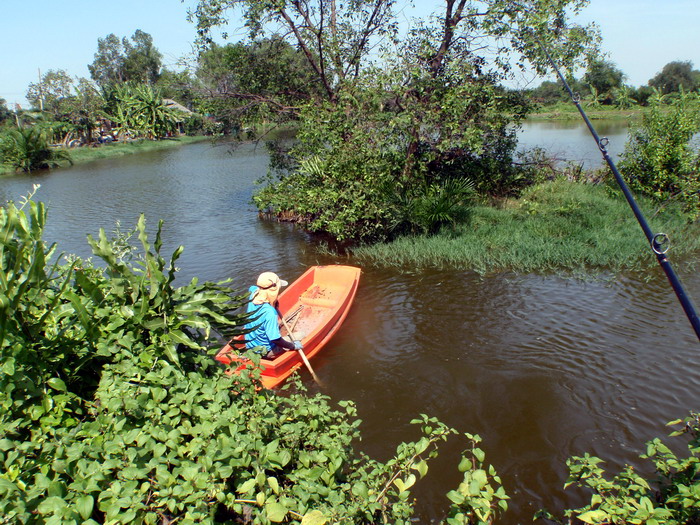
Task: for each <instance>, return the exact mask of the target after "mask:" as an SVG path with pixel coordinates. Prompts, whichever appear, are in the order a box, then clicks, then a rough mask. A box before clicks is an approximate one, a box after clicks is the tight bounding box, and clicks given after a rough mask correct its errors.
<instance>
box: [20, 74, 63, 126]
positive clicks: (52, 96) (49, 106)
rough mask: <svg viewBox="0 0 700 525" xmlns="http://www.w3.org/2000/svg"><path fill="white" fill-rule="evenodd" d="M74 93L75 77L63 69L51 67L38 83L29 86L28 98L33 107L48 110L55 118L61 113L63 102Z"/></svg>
mask: <svg viewBox="0 0 700 525" xmlns="http://www.w3.org/2000/svg"><path fill="white" fill-rule="evenodd" d="M72 94H73V79H72V78H71V76H70V75H69V74H68V73H66V72H65V71H64V70H63V69H57V70H55V71H54V70H53V69H50V70H49V71H47V72H46V74H44V76H42V77H41V79H40V80H39V82H38V83H31V84H29V87H28V88H27V100H28V101H29V102H30V104H31V105H32V107H34V108H35V109H40V108H41V109H42V110H44V111H48V112H50V113H51V114H52V115H53V117H54V118H58V116H59V114H60V105H61V102H62V101H63V100H64V99H66V98H68V97H70V96H71V95H72Z"/></svg>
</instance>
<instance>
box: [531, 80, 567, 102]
mask: <svg viewBox="0 0 700 525" xmlns="http://www.w3.org/2000/svg"><path fill="white" fill-rule="evenodd" d="M529 96H530V98H531V99H532V100H533V101H535V102H537V103H539V104H545V105H547V104H554V103H556V102H562V101H565V100H566V99H567V97H568V95H567V94H566V91H564V88H563V87H562V85H561V84H560V83H559V82H555V81H551V80H545V81H544V82H542V83H541V84H540V85H539V86H538V87H536V88H534V89H531V90H530V92H529Z"/></svg>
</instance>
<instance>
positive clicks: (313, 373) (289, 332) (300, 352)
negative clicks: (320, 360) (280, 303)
mask: <svg viewBox="0 0 700 525" xmlns="http://www.w3.org/2000/svg"><path fill="white" fill-rule="evenodd" d="M277 315H279V316H280V319H282V324H283V325H284V328H285V329H286V330H287V333H288V334H289V337H290V339H292V341H294V336H293V335H292V331H291V330H290V329H289V325H288V324H287V321H286V320H285V318H284V316H283V315H282V314H281V313H280V311H279V310H277ZM300 315H301V314H300ZM297 352H299V355H300V356H301V360H302V361H304V364H305V365H306V368H308V369H309V372H311V377H313V378H314V381H316V382H317V383H318V384H319V386H321V385H322V383H321V380H320V379H319V378H318V376H317V375H316V372H314V369H313V368H311V363H309V359H308V358H307V357H306V354H305V353H304V350H302V349H301V348H300V349H299V350H297Z"/></svg>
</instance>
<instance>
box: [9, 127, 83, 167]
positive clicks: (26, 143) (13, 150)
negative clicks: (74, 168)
mask: <svg viewBox="0 0 700 525" xmlns="http://www.w3.org/2000/svg"><path fill="white" fill-rule="evenodd" d="M0 161H2V162H4V163H5V164H7V165H9V166H11V167H12V168H14V169H15V170H21V171H24V172H29V171H34V170H38V169H46V168H55V167H57V166H59V161H68V162H71V160H70V155H68V153H67V152H65V151H64V150H58V149H52V148H51V147H49V143H48V141H47V139H46V136H45V135H44V133H43V131H42V130H41V129H39V127H31V128H22V129H13V130H9V131H7V132H5V134H4V135H3V136H2V137H0Z"/></svg>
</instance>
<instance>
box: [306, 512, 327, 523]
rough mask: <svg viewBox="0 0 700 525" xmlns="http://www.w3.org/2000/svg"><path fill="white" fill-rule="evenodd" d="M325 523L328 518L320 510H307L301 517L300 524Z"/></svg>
mask: <svg viewBox="0 0 700 525" xmlns="http://www.w3.org/2000/svg"><path fill="white" fill-rule="evenodd" d="M326 523H328V518H326V517H325V516H324V515H323V513H322V512H321V511H320V510H312V511H311V512H307V513H306V514H304V517H303V518H302V519H301V525H325V524H326Z"/></svg>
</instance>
